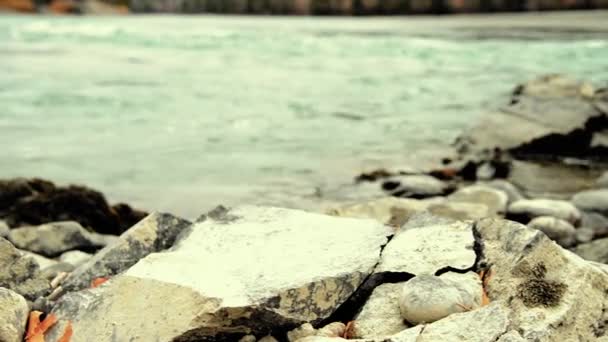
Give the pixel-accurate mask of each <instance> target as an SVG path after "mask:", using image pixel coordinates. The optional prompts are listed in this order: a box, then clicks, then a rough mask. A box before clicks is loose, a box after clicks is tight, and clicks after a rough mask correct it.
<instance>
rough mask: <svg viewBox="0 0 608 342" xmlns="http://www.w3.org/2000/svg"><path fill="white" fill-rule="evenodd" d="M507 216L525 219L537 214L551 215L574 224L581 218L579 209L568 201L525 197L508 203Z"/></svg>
mask: <svg viewBox="0 0 608 342" xmlns="http://www.w3.org/2000/svg"><path fill="white" fill-rule="evenodd" d="M508 214H509V215H508V217H511V218H513V219H516V220H517V221H520V222H522V221H526V220H530V219H532V218H535V217H539V216H552V217H555V218H559V219H562V220H564V221H568V222H570V223H572V224H576V223H578V222H579V221H580V219H581V213H580V211H579V210H578V209H577V208H576V207H575V206H574V205H573V204H572V203H570V202H567V201H560V200H550V199H526V200H519V201H517V202H513V203H512V204H511V205H509V209H508Z"/></svg>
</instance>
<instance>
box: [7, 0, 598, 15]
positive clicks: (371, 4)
mask: <svg viewBox="0 0 608 342" xmlns="http://www.w3.org/2000/svg"><path fill="white" fill-rule="evenodd" d="M605 8H608V2H607V1H606V0H524V1H515V0H499V1H497V0H493V1H491V0H433V1H429V0H393V1H380V0H364V1H362V0H284V1H263V0H230V1H225V0H220V1H218V0H178V1H175V0H130V1H103V0H38V1H36V0H0V11H2V10H10V11H18V12H24V13H56V14H61V13H64V14H69V13H72V14H128V13H181V14H201V13H209V14H239V15H240V14H251V15H335V16H370V15H420V14H462V13H496V12H538V11H569V10H596V9H605Z"/></svg>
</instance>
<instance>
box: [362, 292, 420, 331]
mask: <svg viewBox="0 0 608 342" xmlns="http://www.w3.org/2000/svg"><path fill="white" fill-rule="evenodd" d="M404 284H405V283H403V282H402V283H396V284H382V285H380V286H378V287H376V288H375V289H374V291H373V292H372V295H371V296H370V297H369V299H368V300H367V301H366V302H365V305H364V306H363V308H362V309H361V312H359V314H357V316H356V317H355V319H354V323H353V337H354V338H380V337H384V336H390V335H394V334H396V333H398V332H400V331H402V330H405V329H407V328H409V326H408V325H407V324H406V323H405V322H404V320H403V318H402V317H401V312H400V311H399V298H400V296H401V292H402V290H403V285H404Z"/></svg>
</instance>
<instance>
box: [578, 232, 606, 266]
mask: <svg viewBox="0 0 608 342" xmlns="http://www.w3.org/2000/svg"><path fill="white" fill-rule="evenodd" d="M574 253H576V254H578V255H580V256H581V257H583V258H585V259H586V260H591V261H595V262H601V263H603V264H608V238H604V239H598V240H594V241H591V242H589V243H584V244H580V245H578V246H576V248H575V249H574Z"/></svg>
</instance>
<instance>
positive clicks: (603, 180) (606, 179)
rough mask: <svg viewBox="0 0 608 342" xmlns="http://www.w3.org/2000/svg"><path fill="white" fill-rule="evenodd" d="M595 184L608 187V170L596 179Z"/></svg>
mask: <svg viewBox="0 0 608 342" xmlns="http://www.w3.org/2000/svg"><path fill="white" fill-rule="evenodd" d="M595 186H597V187H598V188H608V171H606V172H604V173H602V175H601V176H600V177H598V179H597V180H596V181H595Z"/></svg>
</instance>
